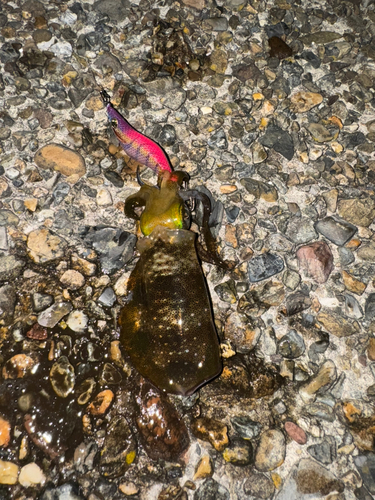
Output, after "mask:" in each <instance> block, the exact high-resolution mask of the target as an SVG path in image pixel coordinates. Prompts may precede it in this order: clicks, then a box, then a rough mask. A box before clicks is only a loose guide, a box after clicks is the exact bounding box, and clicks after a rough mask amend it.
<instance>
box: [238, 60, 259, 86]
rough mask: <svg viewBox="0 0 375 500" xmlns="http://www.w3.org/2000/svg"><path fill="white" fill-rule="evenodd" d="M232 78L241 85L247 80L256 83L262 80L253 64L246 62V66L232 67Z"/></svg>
mask: <svg viewBox="0 0 375 500" xmlns="http://www.w3.org/2000/svg"><path fill="white" fill-rule="evenodd" d="M233 76H235V77H236V78H238V79H239V80H240V81H241V82H243V83H245V82H246V81H248V80H250V81H252V82H254V83H256V82H257V81H258V80H259V79H260V78H262V73H261V71H260V70H259V69H258V68H257V66H256V65H255V64H254V63H253V62H248V63H247V64H239V65H237V66H233Z"/></svg>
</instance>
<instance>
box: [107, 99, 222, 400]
mask: <svg viewBox="0 0 375 500" xmlns="http://www.w3.org/2000/svg"><path fill="white" fill-rule="evenodd" d="M102 98H103V101H104V102H105V104H106V110H107V115H108V118H109V121H110V125H111V127H112V130H113V132H114V133H115V135H116V137H117V138H118V140H119V141H120V144H121V146H122V147H123V149H124V150H125V152H126V153H127V154H128V155H129V156H130V157H131V158H133V159H135V160H137V161H138V162H140V163H142V164H144V165H147V166H148V167H150V168H152V169H153V170H154V171H155V172H156V173H157V174H158V184H157V186H149V185H143V186H142V187H141V189H140V190H139V191H138V192H137V193H136V194H134V195H131V196H129V197H128V198H127V200H126V202H125V214H126V215H127V216H128V217H131V218H133V219H140V228H141V230H142V233H143V234H144V235H145V237H144V238H142V239H140V240H139V241H138V244H137V247H138V250H139V252H140V258H139V260H138V262H137V264H136V266H135V268H134V270H133V271H132V273H131V275H130V278H129V282H128V290H127V291H128V295H127V303H126V304H125V306H124V307H123V309H122V311H121V314H120V320H119V322H120V327H121V343H122V346H123V347H124V349H125V350H126V352H127V353H128V354H129V356H130V358H131V361H132V363H133V364H134V367H135V368H136V369H137V370H138V372H139V373H140V374H141V375H143V376H144V377H146V378H148V379H149V380H150V381H151V382H152V383H153V384H154V385H155V386H156V387H158V388H159V389H161V390H163V391H165V392H168V393H173V394H180V395H183V396H188V395H190V394H192V393H193V392H194V391H196V390H197V389H198V388H199V387H201V386H202V385H203V384H205V383H207V382H208V381H210V380H212V379H213V378H215V377H217V376H218V375H219V374H220V372H221V370H222V363H221V357H220V349H219V343H218V337H217V333H216V329H215V325H214V321H213V316H212V311H211V302H210V296H209V292H208V288H207V285H206V281H205V278H204V276H203V273H202V269H201V266H200V263H199V259H198V256H197V251H196V236H197V235H196V234H195V233H194V232H192V231H189V230H188V228H189V223H190V221H189V217H188V216H187V215H188V214H187V209H186V204H185V202H186V201H187V200H188V199H190V198H196V199H198V200H199V201H201V202H202V203H203V207H204V217H203V225H202V229H203V235H204V238H205V242H206V247H207V251H206V253H207V254H208V255H209V256H210V259H209V260H210V261H211V262H216V263H218V264H219V265H220V263H221V264H222V262H221V261H220V259H219V257H218V256H217V254H216V255H215V254H214V251H215V252H216V249H214V240H213V238H212V235H211V232H210V231H209V228H208V216H209V215H210V205H209V200H208V198H207V197H206V196H205V195H202V193H199V192H197V191H194V190H189V191H186V190H183V189H182V188H181V186H182V183H183V182H184V181H185V180H187V178H188V175H187V174H186V173H184V172H173V171H172V168H171V166H170V163H169V161H168V158H167V156H166V154H165V153H164V151H163V150H162V149H161V148H160V146H158V145H157V144H156V143H155V142H154V141H152V140H151V139H149V138H147V137H145V136H143V135H142V134H140V133H139V132H137V131H136V130H135V129H134V128H133V127H132V126H131V125H130V124H129V123H128V122H127V121H126V120H125V119H124V118H123V117H122V116H121V115H120V114H119V113H118V112H117V111H116V110H115V109H114V107H113V106H112V104H111V103H110V102H109V96H108V94H106V92H105V91H103V92H102ZM139 207H142V208H143V211H142V214H141V216H140V218H139V216H138V211H137V210H136V209H138V208H139Z"/></svg>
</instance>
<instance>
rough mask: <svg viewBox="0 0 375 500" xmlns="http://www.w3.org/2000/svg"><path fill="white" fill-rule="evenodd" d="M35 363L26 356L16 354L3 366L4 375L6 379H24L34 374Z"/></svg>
mask: <svg viewBox="0 0 375 500" xmlns="http://www.w3.org/2000/svg"><path fill="white" fill-rule="evenodd" d="M34 366H35V361H34V360H33V359H32V358H31V357H30V356H26V354H15V355H14V356H12V357H11V358H10V359H8V361H7V362H6V363H5V365H4V366H3V371H2V375H3V378H4V379H8V378H9V379H16V378H23V377H26V376H28V375H30V374H31V373H32V369H33V368H34Z"/></svg>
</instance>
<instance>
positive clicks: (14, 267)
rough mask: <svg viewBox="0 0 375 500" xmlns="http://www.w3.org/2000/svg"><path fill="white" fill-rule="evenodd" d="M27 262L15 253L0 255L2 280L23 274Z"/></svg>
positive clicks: (0, 277)
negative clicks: (18, 257)
mask: <svg viewBox="0 0 375 500" xmlns="http://www.w3.org/2000/svg"><path fill="white" fill-rule="evenodd" d="M24 266H25V262H24V261H22V260H20V259H17V258H16V257H15V256H14V255H2V256H0V281H8V280H14V279H16V278H18V276H19V275H20V274H21V272H22V269H23V268H24Z"/></svg>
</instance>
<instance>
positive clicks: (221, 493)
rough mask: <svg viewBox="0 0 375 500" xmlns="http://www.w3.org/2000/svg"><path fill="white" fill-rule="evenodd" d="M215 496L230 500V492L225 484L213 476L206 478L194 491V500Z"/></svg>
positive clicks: (218, 499) (219, 499)
mask: <svg viewBox="0 0 375 500" xmlns="http://www.w3.org/2000/svg"><path fill="white" fill-rule="evenodd" d="M208 498H215V500H230V494H229V491H228V490H227V488H225V486H223V485H221V484H220V483H218V482H217V481H215V480H214V479H212V478H208V479H206V480H205V482H204V483H203V484H201V485H200V486H199V488H198V489H197V490H196V491H195V493H194V500H205V499H208Z"/></svg>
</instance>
